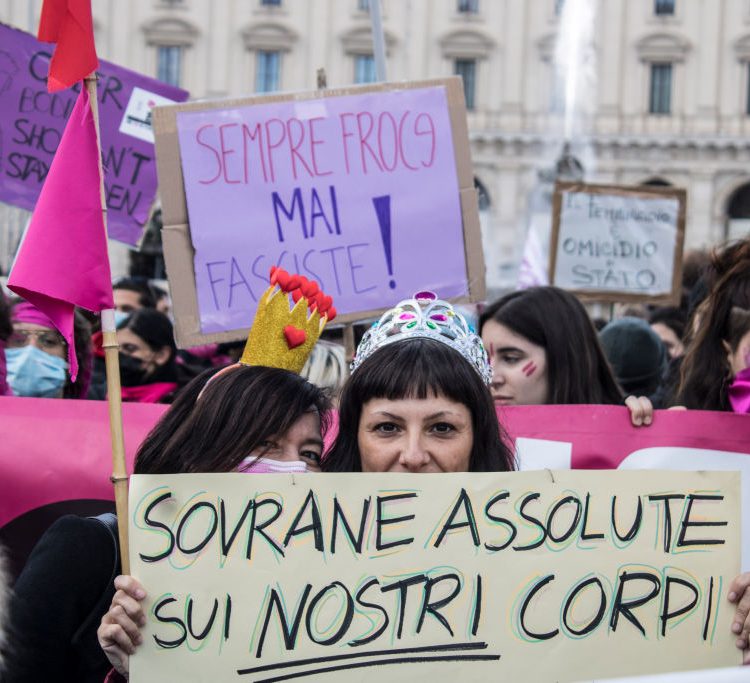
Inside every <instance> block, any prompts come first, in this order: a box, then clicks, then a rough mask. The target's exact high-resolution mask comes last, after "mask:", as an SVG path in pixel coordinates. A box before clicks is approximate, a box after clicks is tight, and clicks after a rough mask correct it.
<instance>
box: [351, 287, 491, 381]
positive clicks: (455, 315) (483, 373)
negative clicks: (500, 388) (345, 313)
mask: <svg viewBox="0 0 750 683" xmlns="http://www.w3.org/2000/svg"><path fill="white" fill-rule="evenodd" d="M402 339H434V340H435V341H439V342H441V343H443V344H446V345H447V346H450V347H451V348H452V349H455V350H456V351H458V352H459V353H460V354H461V355H462V356H463V357H464V358H465V359H466V360H467V361H468V362H469V363H470V364H471V366H472V367H473V368H474V369H475V370H476V371H477V372H478V373H479V376H480V377H481V378H482V380H483V381H484V383H485V384H490V383H491V382H492V367H491V366H490V362H489V360H488V358H487V352H486V351H485V348H484V345H483V344H482V340H481V339H480V338H479V337H478V336H477V334H476V333H475V332H474V329H473V328H472V327H471V325H469V323H468V322H466V318H464V317H463V316H462V315H461V314H460V313H459V312H458V311H456V310H454V308H453V306H451V304H449V303H448V302H447V301H442V300H441V299H438V298H437V295H435V294H434V293H433V292H418V293H417V294H415V295H414V298H413V299H404V300H403V301H400V302H399V303H398V304H396V306H394V307H393V308H391V309H390V310H388V311H386V312H385V313H383V315H382V316H381V317H380V320H378V321H377V322H376V323H374V324H373V326H372V327H371V328H370V329H369V330H367V332H365V335H364V337H362V341H361V342H360V343H359V346H358V347H357V355H356V356H355V357H354V360H353V362H352V365H351V371H352V372H355V371H356V369H357V368H358V367H359V366H360V365H362V363H364V362H365V361H366V360H367V359H368V358H369V357H370V356H371V355H372V354H373V353H375V352H376V351H377V350H378V349H379V348H380V347H381V346H385V345H386V344H392V343H394V342H397V341H401V340H402Z"/></svg>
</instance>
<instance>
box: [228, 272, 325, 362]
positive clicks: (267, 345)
mask: <svg viewBox="0 0 750 683" xmlns="http://www.w3.org/2000/svg"><path fill="white" fill-rule="evenodd" d="M290 297H291V299H292V306H291V307H290V302H289V298H290ZM335 317H336V309H335V308H334V307H333V299H332V298H331V297H330V296H326V295H325V294H324V293H323V291H322V290H321V289H320V287H318V285H317V283H316V282H312V281H310V280H308V279H307V278H304V277H302V276H301V275H290V274H289V273H287V272H286V271H285V270H282V269H281V268H276V267H275V266H274V267H272V268H271V286H270V287H269V288H268V289H267V290H266V291H265V292H263V296H262V297H261V298H260V301H259V302H258V308H257V310H256V311H255V320H254V321H253V326H252V328H251V329H250V334H249V335H248V337H247V344H245V350H244V351H243V353H242V358H240V364H241V365H263V366H266V367H271V368H281V369H283V370H290V371H291V372H297V373H298V372H300V371H301V370H302V368H303V367H304V365H305V362H306V361H307V358H308V356H309V355H310V352H311V351H312V349H313V346H315V342H317V341H318V338H319V337H320V333H321V332H322V331H323V328H324V327H325V326H326V323H328V322H330V321H331V320H333V319H334V318H335Z"/></svg>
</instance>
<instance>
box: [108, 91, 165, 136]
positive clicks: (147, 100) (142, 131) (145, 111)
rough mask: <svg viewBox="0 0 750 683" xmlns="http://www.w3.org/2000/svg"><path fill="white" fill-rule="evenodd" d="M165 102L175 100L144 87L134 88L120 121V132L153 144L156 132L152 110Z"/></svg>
mask: <svg viewBox="0 0 750 683" xmlns="http://www.w3.org/2000/svg"><path fill="white" fill-rule="evenodd" d="M163 104H174V100H170V99H169V98H168V97H164V96H163V95H157V94H156V93H153V92H149V91H148V90H144V89H143V88H137V87H136V88H133V92H132V93H131V94H130V100H129V101H128V106H127V107H125V114H124V115H123V117H122V121H121V122H120V132H121V133H123V134H124V135H131V136H132V137H134V138H138V139H139V140H144V141H145V142H150V143H151V144H153V143H154V132H153V129H152V128H151V110H152V109H153V108H154V107H157V106H161V105H163Z"/></svg>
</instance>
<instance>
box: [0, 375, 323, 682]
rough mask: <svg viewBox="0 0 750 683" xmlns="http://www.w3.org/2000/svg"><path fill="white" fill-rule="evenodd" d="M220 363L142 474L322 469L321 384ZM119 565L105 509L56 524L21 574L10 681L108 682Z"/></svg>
mask: <svg viewBox="0 0 750 683" xmlns="http://www.w3.org/2000/svg"><path fill="white" fill-rule="evenodd" d="M215 373H216V371H215V370H207V371H205V372H204V373H202V374H201V375H199V376H198V377H196V378H195V380H193V381H192V382H191V383H190V384H188V385H187V386H186V387H185V389H184V390H183V391H182V392H181V393H180V395H179V396H178V397H177V400H176V401H175V402H174V403H173V404H172V406H171V407H170V409H169V410H168V411H167V412H166V413H165V414H164V416H163V417H162V419H161V420H160V421H159V422H158V423H157V425H156V426H155V427H154V429H153V430H152V431H151V433H150V434H149V435H148V436H147V437H146V439H145V441H144V442H143V444H141V446H140V448H139V449H138V453H137V455H136V463H135V473H136V474H176V473H182V472H233V471H249V472H255V471H273V464H274V462H276V461H278V460H285V461H295V462H294V463H293V464H296V465H299V466H300V467H299V468H298V469H297V470H295V471H299V472H302V471H307V470H308V469H317V464H318V462H319V460H320V456H321V453H322V450H323V441H322V437H321V429H323V430H324V429H325V426H326V413H327V411H328V409H329V406H330V404H329V402H328V399H327V398H326V396H325V394H324V392H323V390H322V389H319V388H318V387H316V386H314V385H312V384H310V382H308V381H306V380H305V379H303V378H302V377H300V376H299V375H297V374H295V373H292V372H289V371H287V370H280V369H277V368H268V367H250V366H242V365H237V366H230V367H229V368H224V369H223V370H222V371H220V373H219V374H217V376H216V377H215V378H214V379H212V381H210V382H209V381H208V380H209V379H211V378H212V377H213V375H214V374H215ZM204 390H205V391H204ZM300 425H301V426H302V427H303V429H301V430H300V429H299V426H300ZM292 432H294V434H295V435H296V437H297V438H296V441H294V443H291V444H288V443H287V441H288V439H287V438H286V435H287V433H292ZM300 434H302V436H300ZM284 464H287V465H288V464H292V463H290V462H286V463H284ZM119 573H120V568H119V561H118V558H117V546H116V541H115V539H114V537H113V536H112V535H111V534H110V530H109V529H108V527H107V526H106V525H105V524H102V522H101V521H100V520H99V519H98V518H78V517H74V516H68V517H63V518H61V519H60V520H58V522H56V523H55V524H54V525H53V526H51V527H50V529H49V530H48V531H47V533H45V535H44V536H43V537H42V538H41V540H40V541H39V543H38V544H37V546H36V547H35V548H34V551H33V552H32V554H31V556H30V557H29V560H28V562H27V564H26V566H25V568H24V570H23V572H22V573H21V575H20V577H19V578H18V581H17V582H16V586H15V591H14V593H15V595H14V597H13V599H12V603H11V610H10V612H11V614H10V625H11V642H10V643H9V646H8V647H9V651H10V653H11V655H12V656H11V657H9V661H8V670H7V672H6V674H5V676H4V677H3V679H2V680H3V682H4V683H27V682H31V681H34V682H35V683H36V682H45V683H47V682H54V683H58V682H66V683H67V682H68V681H70V683H73V682H75V683H89V682H91V683H94V682H95V683H101V682H102V681H103V680H104V679H105V677H106V676H107V675H108V672H109V670H110V668H111V666H110V664H109V662H108V661H107V658H106V657H105V654H104V652H103V651H102V650H101V648H100V647H99V644H98V642H97V635H96V631H97V628H98V627H99V624H100V621H101V619H102V617H103V616H104V615H105V613H106V612H107V610H108V608H109V606H110V603H111V602H112V598H113V595H114V593H115V591H114V586H113V580H114V577H115V576H116V575H117V574H119Z"/></svg>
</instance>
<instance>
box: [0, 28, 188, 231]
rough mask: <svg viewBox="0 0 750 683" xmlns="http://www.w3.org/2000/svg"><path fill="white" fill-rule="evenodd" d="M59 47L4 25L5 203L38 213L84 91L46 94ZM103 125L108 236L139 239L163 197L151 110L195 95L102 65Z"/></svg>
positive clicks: (0, 38)
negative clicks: (54, 160) (153, 207)
mask: <svg viewBox="0 0 750 683" xmlns="http://www.w3.org/2000/svg"><path fill="white" fill-rule="evenodd" d="M51 54H52V46H51V45H48V44H47V43H40V42H39V41H38V40H37V39H36V38H34V36H32V35H30V34H28V33H24V32H23V31H19V30H17V29H14V28H11V27H9V26H5V25H3V24H0V201H3V202H7V203H8V204H13V205H14V206H19V207H21V208H23V209H28V210H29V211H32V210H33V209H34V206H35V204H36V200H37V197H38V196H39V192H40V190H41V189H42V184H43V183H44V179H45V177H46V176H47V171H48V170H49V166H50V163H51V162H52V157H53V156H54V154H55V151H56V150H57V145H58V144H59V142H60V138H61V137H62V133H63V130H64V129H65V123H66V121H67V119H68V116H69V115H70V112H71V111H72V109H73V105H74V103H75V100H76V97H77V90H78V88H77V87H76V88H71V89H70V90H66V91H63V92H60V93H54V94H52V93H48V92H47V71H48V69H49V60H50V56H51ZM98 73H99V84H98V86H99V88H98V90H99V98H98V99H99V124H100V128H101V141H102V159H103V162H104V185H105V194H106V199H107V209H108V212H107V218H108V229H109V236H110V237H111V238H112V239H115V240H119V241H120V242H125V243H127V244H131V245H134V244H137V242H138V240H139V239H140V237H141V233H142V231H143V225H144V223H145V222H146V220H147V219H148V216H149V212H150V210H151V205H152V204H153V202H154V199H155V197H156V187H157V182H156V160H155V158H154V138H153V134H152V132H151V111H150V109H151V107H153V106H154V105H157V104H159V105H160V104H169V103H170V102H184V101H185V100H186V99H187V98H188V93H187V92H186V91H185V90H181V89H180V88H175V87H173V86H171V85H166V84H165V83H161V82H159V81H157V80H154V79H153V78H148V77H147V76H142V75H141V74H137V73H135V72H134V71H130V70H129V69H123V68H122V67H119V66H116V65H114V64H111V63H109V62H105V61H103V60H102V61H100V64H99V72H98Z"/></svg>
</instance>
